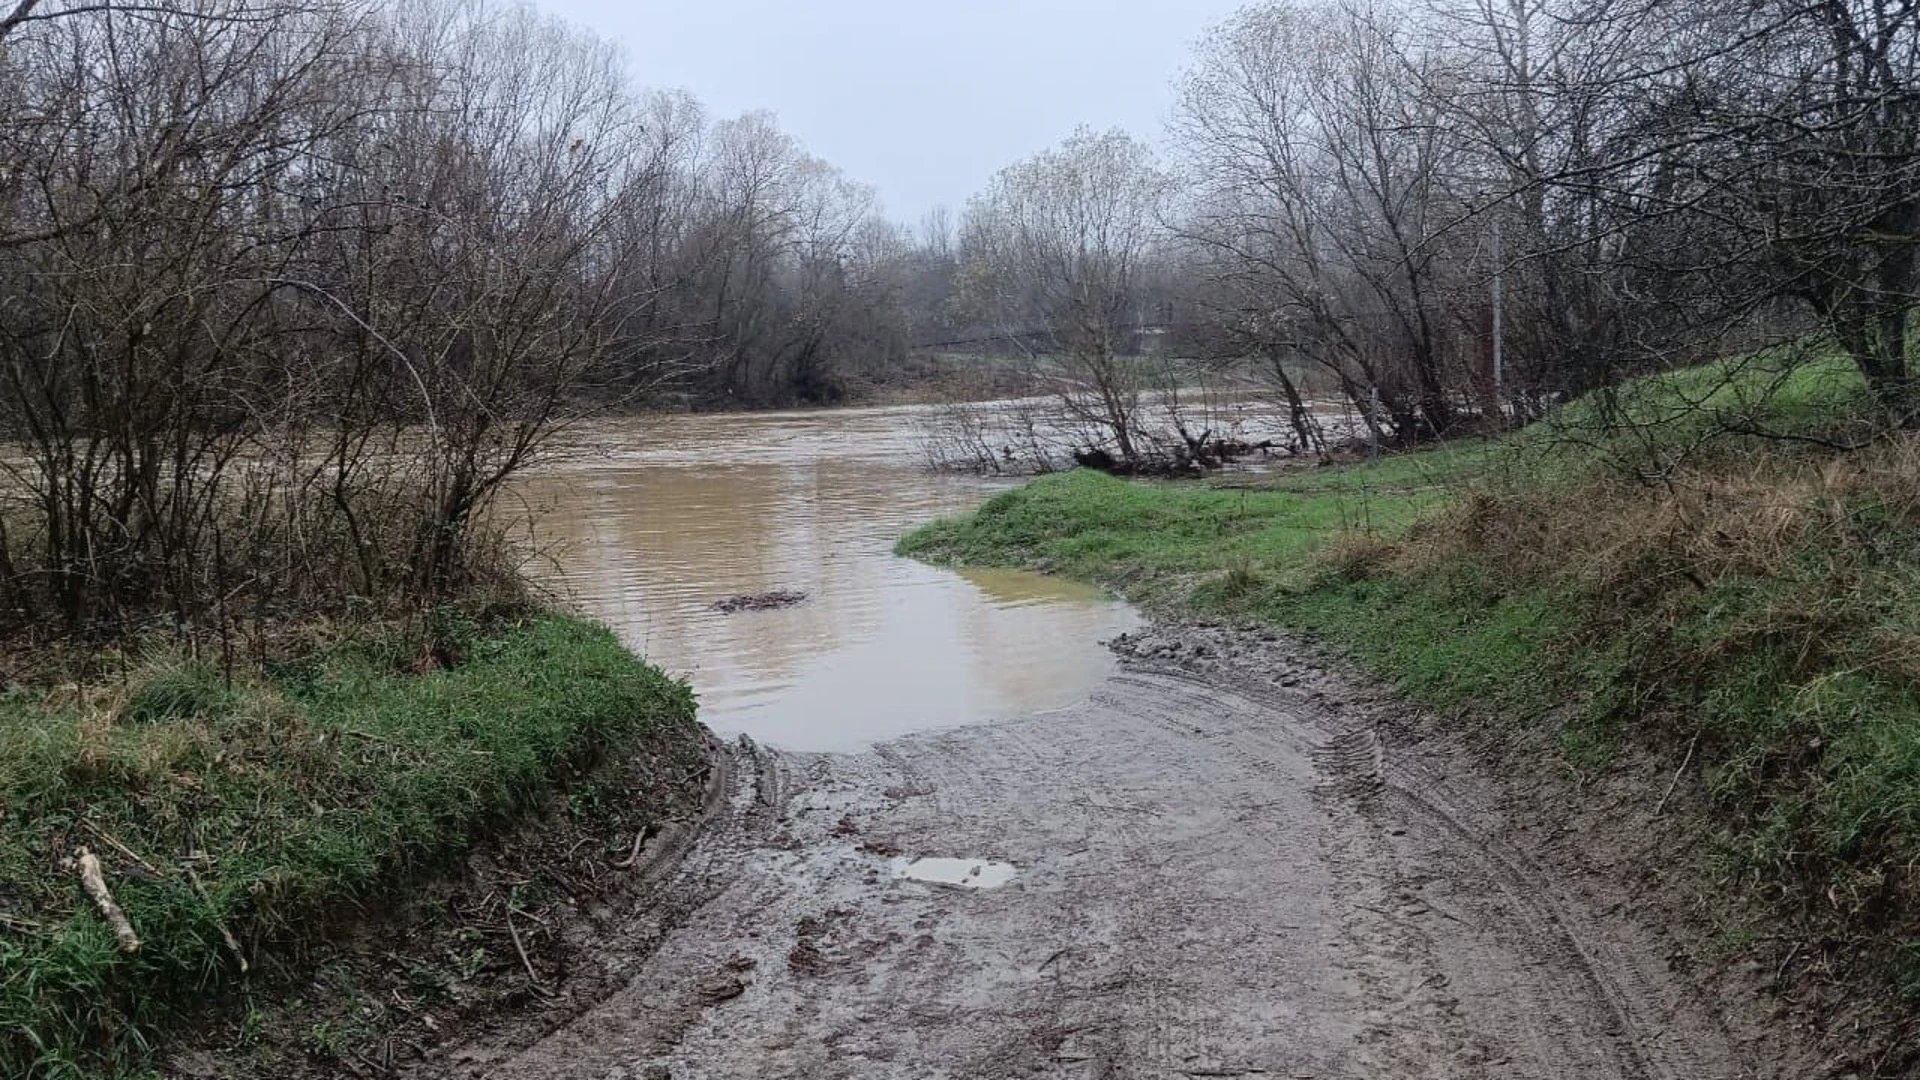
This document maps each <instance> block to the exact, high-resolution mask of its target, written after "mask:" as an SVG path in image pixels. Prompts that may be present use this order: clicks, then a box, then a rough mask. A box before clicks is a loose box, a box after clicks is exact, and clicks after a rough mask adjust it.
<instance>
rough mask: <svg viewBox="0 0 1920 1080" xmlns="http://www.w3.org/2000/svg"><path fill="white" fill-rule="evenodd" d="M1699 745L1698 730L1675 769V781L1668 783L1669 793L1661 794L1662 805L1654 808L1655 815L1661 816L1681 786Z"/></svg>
mask: <svg viewBox="0 0 1920 1080" xmlns="http://www.w3.org/2000/svg"><path fill="white" fill-rule="evenodd" d="M1699 745H1700V734H1699V733H1698V732H1695V733H1694V736H1693V741H1692V742H1690V743H1688V744H1687V756H1686V757H1685V758H1683V759H1681V761H1680V767H1679V768H1678V769H1675V770H1674V771H1673V783H1671V784H1668V785H1667V793H1666V794H1665V795H1662V796H1660V805H1658V806H1656V807H1654V808H1653V816H1654V817H1659V816H1660V812H1661V811H1662V810H1665V809H1666V808H1667V800H1668V799H1671V798H1673V792H1674V789H1675V788H1678V787H1679V786H1680V777H1682V776H1684V775H1686V771H1687V766H1689V765H1691V764H1693V751H1694V748H1695V747H1697V746H1699Z"/></svg>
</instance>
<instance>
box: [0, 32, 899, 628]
mask: <svg viewBox="0 0 1920 1080" xmlns="http://www.w3.org/2000/svg"><path fill="white" fill-rule="evenodd" d="M905 237H906V230H903V229H900V228H898V227H896V226H894V225H892V224H890V223H888V222H887V221H885V220H884V219H883V218H882V217H880V216H879V214H878V213H877V206H876V203H875V199H874V196H873V193H872V192H871V190H870V189H868V188H866V187H864V186H862V185H859V184H857V183H854V182H852V181H850V180H849V179H847V178H846V177H845V176H843V175H842V174H841V173H840V172H839V171H838V170H836V169H834V168H833V167H832V166H830V165H828V164H826V163H824V162H822V161H820V160H818V159H817V158H814V157H812V156H810V155H808V154H807V153H806V152H805V151H804V149H803V148H802V147H801V146H800V145H799V144H798V142H797V141H796V140H795V139H794V138H793V137H792V136H790V135H788V134H786V133H785V132H782V131H781V130H780V129H779V127H778V126H777V124H776V123H775V122H774V120H773V119H772V117H771V116H770V115H767V114H749V115H745V116H742V117H738V118H735V119H726V120H716V119H714V118H712V117H710V116H708V115H707V114H706V112H705V111H704V110H703V109H702V108H701V107H700V105H699V103H698V102H696V101H695V100H693V99H692V98H691V97H690V96H688V95H687V94H685V93H681V92H672V91H656V90H648V89H644V88H642V87H639V86H637V85H635V84H634V83H633V81H632V80H630V79H629V77H628V76H627V74H626V73H625V71H624V70H623V68H622V65H621V63H620V60H619V57H618V55H617V53H616V51H615V49H614V48H613V47H612V46H610V45H609V44H608V43H606V42H603V41H600V40H597V39H595V38H593V37H592V36H590V35H587V34H583V33H580V32H577V31H575V30H572V29H569V28H568V27H566V26H565V25H563V24H561V23H559V22H557V21H555V20H553V19H550V18H547V17H544V16H542V15H540V14H539V13H538V12H537V11H536V10H534V9H533V8H532V7H530V6H526V5H516V4H496V3H491V2H488V0H399V2H396V3H382V4H377V5H376V4H372V3H363V2H360V0H202V2H197V3H193V4H178V5H176V4H142V5H121V4H92V3H85V2H81V0H18V2H17V3H16V4H15V5H14V6H12V7H11V9H7V10H5V12H4V14H0V447H4V449H0V629H4V630H5V631H7V634H8V636H11V635H14V634H18V633H22V632H36V631H39V630H42V629H45V628H50V627H57V628H59V629H60V630H61V631H63V632H93V631H105V630H112V629H116V628H126V627H130V626H138V625H142V624H143V623H144V622H145V621H151V620H154V619H160V620H162V621H165V622H169V623H172V624H176V625H187V624H191V625H200V626H204V625H208V624H210V623H213V622H216V621H218V622H220V623H221V624H223V625H224V624H225V623H226V622H227V621H228V620H229V619H230V618H239V617H241V616H242V615H243V614H246V613H255V614H268V615H271V614H272V613H275V612H297V611H299V610H302V609H303V608H306V607H310V606H312V605H337V604H338V603H339V602H340V601H341V599H342V598H355V597H358V598H362V599H370V598H381V597H395V596H403V595H419V594H422V593H441V592H446V591H449V590H457V589H460V588H464V587H467V586H468V585H470V584H472V583H473V582H474V581H475V580H476V579H478V578H480V577H483V576H485V575H486V574H487V573H488V572H489V568H488V567H487V566H486V565H484V564H485V563H486V562H487V561H488V559H490V558H492V557H493V555H491V554H488V553H489V552H495V551H496V548H497V545H495V544H493V543H492V542H491V541H490V540H489V538H488V537H487V536H486V533H487V529H485V528H484V527H483V522H484V520H485V518H486V510H487V508H488V506H489V505H490V504H491V502H492V501H493V499H494V498H495V497H496V496H497V495H498V493H499V491H500V489H501V486H502V485H503V484H504V483H505V482H506V481H507V479H508V478H509V477H511V476H512V475H513V474H514V473H515V472H516V471H518V470H520V469H522V468H524V467H526V466H527V465H528V464H529V463H530V462H531V461H533V460H535V459H536V458H537V457H538V456H539V455H540V454H542V453H543V452H544V451H545V450H546V449H547V447H548V445H549V442H550V440H551V439H552V437H553V435H554V433H555V432H556V431H557V430H559V429H560V428H561V427H563V426H564V422H565V421H566V420H568V419H569V418H571V417H574V416H578V415H581V414H583V413H584V412H586V411H587V410H589V409H591V408H596V407H605V406H606V405H608V404H618V403H637V404H660V403H662V402H669V403H670V402H672V401H675V400H678V401H692V402H696V403H716V404H730V405H735V406H755V405H770V404H784V403H789V402H793V401H830V400H833V399H835V398H836V397H838V396H840V395H841V394H842V393H844V389H845V385H846V383H847V381H848V380H849V379H851V378H855V377H858V376H860V375H861V374H862V373H865V372H870V371H875V370H878V369H881V368H883V367H885V366H886V365H888V364H891V363H896V362H897V361H898V360H899V359H900V358H901V357H902V355H903V354H904V350H905V343H906V341H907V339H908V336H909V334H910V333H911V327H910V326H909V325H908V322H907V316H906V309H905V308H904V306H903V305H901V304H900V303H899V302H898V300H897V297H898V296H899V295H901V294H902V293H903V291H904V290H905V289H906V288H907V287H908V286H909V285H910V282H909V281H908V280H907V278H906V276H905V274H906V270H907V269H908V267H909V265H910V263H911V259H909V258H908V257H907V254H906V252H907V250H908V249H909V247H911V245H910V244H909V242H908V241H907V240H906V238H905ZM494 569H498V568H497V567H496V568H494Z"/></svg>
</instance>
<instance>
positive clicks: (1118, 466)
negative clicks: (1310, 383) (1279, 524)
mask: <svg viewBox="0 0 1920 1080" xmlns="http://www.w3.org/2000/svg"><path fill="white" fill-rule="evenodd" d="M1181 441H1182V443H1183V444H1184V445H1180V446H1176V447H1174V448H1173V451H1172V452H1171V453H1159V452H1155V453H1151V454H1140V455H1136V456H1134V457H1133V458H1131V459H1129V458H1121V457H1115V456H1114V455H1113V454H1112V453H1111V452H1109V451H1107V450H1106V449H1104V448H1102V447H1098V446H1091V447H1087V448H1085V449H1077V450H1075V451H1074V452H1073V461H1074V464H1076V465H1079V466H1080V467H1081V468H1083V469H1098V470H1099V471H1101V472H1103V473H1108V474H1110V475H1113V476H1193V475H1196V474H1199V473H1205V472H1211V471H1212V470H1214V469H1218V468H1221V467H1222V466H1224V465H1226V464H1228V463H1229V462H1231V461H1233V460H1235V459H1237V458H1242V457H1246V456H1248V455H1249V454H1252V453H1254V452H1256V451H1257V452H1259V453H1262V454H1265V453H1269V452H1271V451H1272V450H1274V449H1275V448H1276V445H1277V444H1275V443H1274V441H1273V440H1272V439H1264V440H1262V441H1260V442H1257V443H1254V442H1247V441H1246V440H1244V439H1229V438H1227V437H1225V436H1220V437H1215V436H1214V435H1213V434H1212V433H1211V432H1203V433H1202V434H1201V435H1200V436H1199V437H1197V438H1196V437H1194V436H1191V435H1187V434H1184V433H1182V435H1181ZM1279 448H1280V449H1284V450H1287V451H1288V452H1289V453H1291V452H1293V451H1292V449H1291V448H1289V447H1279Z"/></svg>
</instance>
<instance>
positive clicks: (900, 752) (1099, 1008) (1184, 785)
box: [459, 629, 1788, 1080]
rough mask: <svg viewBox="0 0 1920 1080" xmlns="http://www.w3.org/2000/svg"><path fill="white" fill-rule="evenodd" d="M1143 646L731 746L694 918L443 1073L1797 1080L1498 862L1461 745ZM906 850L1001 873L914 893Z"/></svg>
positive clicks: (1309, 692) (1516, 863) (1639, 951)
mask: <svg viewBox="0 0 1920 1080" xmlns="http://www.w3.org/2000/svg"><path fill="white" fill-rule="evenodd" d="M1152 633H1154V634H1162V635H1167V636H1173V637H1178V636H1181V635H1185V636H1186V637H1187V638H1188V639H1189V642H1191V641H1194V640H1197V641H1200V642H1202V643H1205V644H1207V645H1208V647H1209V650H1210V651H1211V652H1212V654H1213V655H1215V656H1220V655H1221V653H1222V652H1223V651H1224V650H1222V649H1220V648H1219V645H1218V635H1217V634H1214V635H1212V636H1209V634H1208V632H1205V631H1196V630H1192V629H1188V630H1157V631H1153V632H1152ZM1132 652H1133V654H1134V655H1133V657H1132V658H1131V659H1130V660H1129V662H1128V664H1127V666H1126V667H1125V668H1124V669H1123V671H1122V672H1121V673H1119V674H1118V675H1116V676H1115V677H1114V678H1113V679H1112V680H1111V681H1110V682H1109V683H1108V684H1107V686H1106V687H1105V688H1104V689H1103V690H1102V691H1100V692H1099V693H1098V694H1096V695H1095V696H1094V697H1093V698H1092V699H1091V700H1089V701H1088V702H1086V703H1084V704H1083V705H1080V706H1076V707H1073V708H1069V709H1064V710H1058V711H1056V712H1052V713H1047V714H1043V715H1038V716H1031V717H1025V718H1020V719H1015V720H1009V721H1006V722H1003V723H996V724H988V725H981V726H977V727H970V728H963V729H957V730H950V731H943V732H935V733H929V734H925V735H920V736H914V737H910V738H906V739H902V740H899V741H896V742H893V743H889V744H886V745H884V746H882V747H879V748H877V749H876V750H874V751H872V752H869V753H865V754H859V755H850V756H837V755H836V756H826V755H797V754H787V753H781V752H775V751H769V750H766V749H765V748H758V747H754V746H752V745H751V744H743V746H742V748H741V750H740V752H739V754H738V760H739V762H740V767H739V771H740V772H741V773H742V774H743V775H741V776H740V777H738V778H737V779H736V781H735V795H734V797H733V799H732V802H731V818H730V820H729V821H727V822H726V823H724V824H723V825H722V826H720V827H718V828H716V829H715V830H714V831H713V832H712V833H711V834H710V835H709V837H708V838H707V839H706V840H703V841H702V842H701V844H700V846H699V849H698V850H696V851H695V852H694V853H693V854H691V855H690V856H689V858H688V860H687V864H686V866H687V869H686V870H685V871H684V873H683V877H684V878H685V879H686V881H685V887H686V888H688V889H690V890H695V891H697V893H698V896H697V897H696V899H695V900H694V901H692V902H691V907H692V910H691V913H690V914H689V915H688V916H687V917H686V918H685V919H684V920H683V921H682V923H681V924H680V925H679V926H678V927H677V928H675V929H673V930H672V931H671V932H669V933H668V934H667V935H666V936H665V938H664V940H663V942H662V944H661V946H660V948H659V949H658V951H656V952H654V953H653V954H652V955H650V956H647V957H645V958H643V959H640V960H638V961H637V962H636V966H635V971H634V978H633V982H632V984H631V985H630V986H629V987H628V988H627V989H626V990H625V991H621V992H620V993H617V994H615V995H614V996H613V997H612V998H610V999H609V1000H607V1001H605V1002H604V1003H602V1004H601V1005H600V1006H598V1007H597V1008H595V1009H592V1010H590V1011H588V1012H587V1013H585V1014H584V1015H582V1016H581V1017H580V1018H579V1019H577V1020H575V1021H574V1022H573V1023H571V1024H569V1025H567V1026H566V1027H565V1028H563V1029H562V1030H560V1031H558V1032H554V1033H552V1034H551V1035H549V1036H548V1037H546V1038H544V1039H541V1040H539V1041H537V1042H535V1043H533V1045H531V1046H530V1047H528V1048H526V1049H525V1050H523V1051H514V1052H505V1051H503V1052H501V1053H497V1054H492V1055H480V1056H479V1057H477V1058H471V1059H469V1060H470V1061H479V1062H482V1063H483V1064H482V1066H481V1067H479V1068H473V1069H469V1070H468V1071H466V1072H464V1073H459V1075H467V1076H475V1077H479V1076H497V1077H502V1078H505V1077H514V1078H521V1077H525V1078H529V1080H540V1078H547V1077H552V1078H558V1077H568V1078H573V1077H586V1078H588V1080H603V1078H609V1080H637V1078H641V1077H657V1076H660V1075H662V1072H661V1070H665V1071H666V1073H667V1074H669V1075H671V1076H672V1077H674V1078H676V1080H689V1078H714V1080H719V1078H723V1077H724V1078H732V1077H745V1076H753V1077H839V1076H846V1077H889V1078H891V1077H898V1078H901V1080H907V1078H913V1080H920V1078H926V1077H954V1078H961V1077H966V1078H984V1080H1002V1078H1012V1077H1058V1078H1091V1077H1102V1078H1115V1080H1135V1078H1140V1080H1145V1078H1153V1080H1169V1078H1181V1077H1189V1076H1255V1077H1259V1076H1277V1077H1289V1078H1291V1077H1299V1076H1311V1077H1314V1078H1315V1080H1339V1078H1346V1080H1360V1078H1368V1080H1372V1078H1375V1077H1431V1078H1475V1080H1478V1078H1487V1080H1496V1078H1516V1080H1517V1078H1522V1077H1525V1078H1530V1080H1531V1078H1536V1077H1537V1078H1545V1077H1553V1078H1560V1077H1565V1078H1569V1080H1614V1078H1636V1080H1638V1078H1645V1080H1668V1078H1672V1080H1680V1078H1683V1077H1684V1078H1686V1080H1712V1078H1721V1077H1724V1078H1733V1077H1746V1076H1769V1075H1780V1076H1784V1075H1788V1073H1787V1072H1785V1071H1784V1069H1785V1067H1784V1066H1780V1069H1781V1070H1782V1071H1777V1072H1769V1071H1768V1068H1769V1067H1770V1066H1769V1063H1767V1062H1756V1061H1749V1060H1744V1059H1743V1058H1742V1057H1741V1053H1740V1051H1739V1050H1738V1048H1737V1047H1736V1046H1735V1045H1734V1043H1733V1041H1732V1040H1731V1039H1730V1038H1728V1037H1727V1035H1726V1033H1725V1032H1724V1030H1722V1029H1721V1028H1719V1027H1718V1026H1717V1021H1716V1020H1715V1018H1714V1016H1713V1014H1712V1010H1711V1009H1710V1008H1709V1007H1707V1006H1706V1005H1705V1004H1704V1003H1701V1002H1698V1001H1694V1000H1690V999H1689V997H1688V989H1687V987H1685V986H1684V985H1682V984H1680V983H1679V982H1678V981H1677V980H1676V979H1675V978H1674V977H1673V976H1672V975H1671V973H1669V972H1667V971H1666V970H1665V969H1664V965H1663V962H1662V954H1661V952H1660V951H1659V948H1658V946H1657V944H1655V943H1654V942H1653V941H1652V940H1651V939H1644V940H1643V939H1640V938H1636V937H1634V936H1633V935H1632V934H1631V933H1627V932H1625V931H1623V930H1621V928H1620V927H1619V926H1618V925H1617V921H1616V922H1609V921H1607V920H1604V919H1601V918H1597V917H1596V916H1595V915H1594V913H1593V912H1592V911H1591V910H1590V909H1588V907H1587V906H1586V905H1585V903H1584V901H1582V899H1581V898H1580V897H1579V896H1578V895H1576V894H1575V893H1574V892H1573V891H1572V890H1571V889H1569V888H1566V887H1563V885H1562V884H1561V883H1560V882H1558V881H1557V880H1556V879H1555V878H1554V877H1553V876H1552V874H1550V873H1549V872H1547V871H1546V870H1544V869H1543V868H1542V867H1541V866H1540V865H1539V864H1538V863H1536V862H1535V861H1533V860H1532V859H1531V858H1530V857H1529V856H1528V854H1527V853H1526V852H1525V851H1524V850H1521V849H1519V848H1516V847H1514V846H1512V845H1511V844H1508V843H1506V842H1505V841H1503V840H1502V838H1501V836H1500V835H1499V833H1500V822H1501V818H1500V811H1499V809H1498V808H1499V805H1500V796H1499V792H1498V790H1497V789H1496V788H1494V787H1490V786H1489V785H1488V784H1487V783H1486V782H1485V781H1484V780H1481V779H1479V778H1477V777H1476V776H1475V774H1474V772H1473V770H1472V769H1471V768H1470V767H1469V766H1467V765H1466V763H1464V762H1462V761H1460V760H1458V759H1459V755H1458V754H1457V753H1448V752H1446V748H1444V747H1441V748H1436V747H1430V746H1426V745H1422V744H1419V743H1417V742H1409V741H1408V740H1406V739H1405V738H1404V737H1403V736H1402V735H1400V734H1399V733H1398V732H1397V731H1396V730H1393V729H1390V728H1389V727H1385V726H1383V725H1382V724H1381V723H1380V722H1379V720H1378V718H1377V717H1376V716H1375V715H1374V714H1373V712H1372V711H1371V706H1370V703H1369V702H1368V701H1367V700H1366V698H1365V695H1364V694H1356V693H1354V692H1353V691H1352V690H1351V689H1350V688H1347V687H1345V686H1343V685H1341V684H1338V683H1337V682H1336V681H1334V680H1331V679H1329V678H1325V677H1318V676H1316V677H1311V678H1304V677H1302V676H1301V675H1300V673H1299V669H1298V666H1297V665H1293V666H1291V667H1290V666H1288V665H1287V664H1285V663H1279V662H1272V663H1270V662H1266V661H1261V660H1259V659H1258V658H1254V659H1253V660H1248V659H1244V658H1242V659H1235V658H1233V657H1231V656H1226V657H1223V658H1222V659H1221V660H1220V661H1219V662H1218V663H1212V664H1208V665H1205V666H1203V667H1200V668H1195V667H1194V666H1192V665H1190V664H1177V663H1168V662H1165V661H1164V660H1163V659H1160V658H1156V657H1154V656H1153V655H1151V653H1147V654H1146V655H1142V650H1140V649H1137V648H1136V649H1134V650H1132ZM1184 655H1189V656H1190V655H1192V649H1191V644H1190V643H1189V644H1188V645H1187V646H1185V651H1184ZM1436 755H1438V756H1436ZM748 774H750V775H748ZM896 852H897V853H899V854H901V855H905V856H909V857H911V856H921V855H925V856H942V857H971V858H987V859H993V860H997V861H1004V862H1009V863H1012V864H1013V865H1014V866H1015V867H1016V868H1017V873H1016V876H1015V877H1014V879H1013V880H1012V882H1011V883H1010V884H1007V885H1005V886H1003V887H1001V888H997V889H965V888H954V887H947V886H940V885H929V884H923V883H920V882H914V881H900V880H895V879H894V877H893V875H892V873H891V871H890V864H889V863H888V858H889V857H890V856H891V855H892V854H893V853H896Z"/></svg>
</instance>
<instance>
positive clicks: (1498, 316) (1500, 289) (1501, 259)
mask: <svg viewBox="0 0 1920 1080" xmlns="http://www.w3.org/2000/svg"><path fill="white" fill-rule="evenodd" d="M1505 260H1506V255H1505V254H1504V253H1503V252H1502V251H1501V250H1500V215H1499V213H1498V211H1497V210H1496V212H1495V213H1494V215H1493V400H1494V406H1495V407H1496V408H1498V409H1499V410H1500V423H1501V424H1502V425H1503V426H1504V425H1505V424H1506V421H1507V399H1506V394H1505V393H1504V391H1505V389H1506V381H1507V371H1506V356H1505V355H1504V352H1503V348H1502V346H1503V342H1502V341H1501V338H1502V337H1503V336H1504V335H1503V334H1502V330H1503V329H1504V324H1505V322H1506V310H1505V309H1506V288H1505V286H1506V281H1505V277H1504V275H1505V270H1506V267H1505V265H1504V263H1505Z"/></svg>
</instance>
